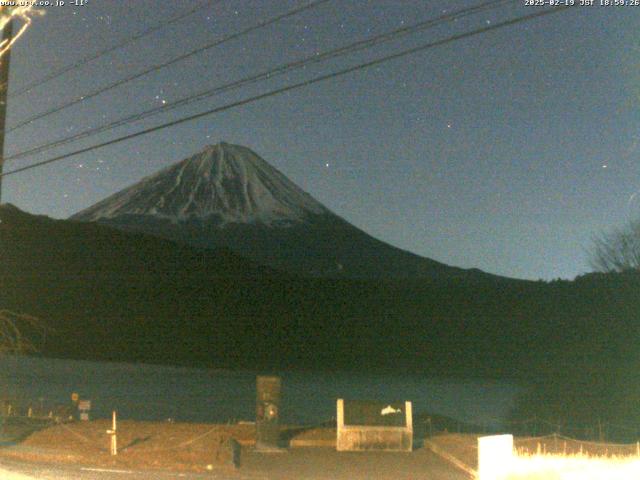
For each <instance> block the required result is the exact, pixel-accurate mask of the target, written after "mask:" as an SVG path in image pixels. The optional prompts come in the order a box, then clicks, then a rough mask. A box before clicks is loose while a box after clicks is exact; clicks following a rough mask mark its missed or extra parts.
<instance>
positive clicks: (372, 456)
mask: <svg viewBox="0 0 640 480" xmlns="http://www.w3.org/2000/svg"><path fill="white" fill-rule="evenodd" d="M241 462H242V464H241V467H240V468H239V469H238V470H236V471H235V472H222V471H215V470H214V471H212V472H206V473H202V474H199V473H173V472H159V471H132V470H125V469H99V468H91V467H83V466H79V465H61V464H51V463H49V464H47V463H31V462H25V461H18V460H13V459H6V458H2V459H1V460H0V477H1V478H2V479H3V480H5V479H6V480H27V479H30V480H31V479H38V480H40V479H44V480H67V479H69V480H72V479H73V480H152V479H158V480H163V479H166V480H173V479H184V480H200V479H202V480H204V479H207V480H360V479H362V480H364V479H373V478H375V479H376V480H391V479H393V480H408V479H414V480H416V479H425V480H468V478H469V477H468V476H467V475H466V474H464V473H463V472H461V471H460V470H458V469H457V468H456V467H454V466H452V465H451V464H449V463H448V462H447V461H445V460H443V459H442V458H441V457H439V456H437V455H435V454H434V453H433V452H431V451H428V450H424V449H420V450H417V451H414V452H411V453H391V452H362V453H360V452H354V453H337V452H336V451H335V450H333V449H329V448H297V449H290V450H288V451H286V452H285V453H271V454H264V453H262V454H261V453H256V452H254V451H252V450H249V449H246V450H243V453H242V460H241ZM2 469H5V470H6V471H7V472H6V473H5V472H3V471H2ZM12 475H13V476H12ZM22 475H26V477H24V476H22Z"/></svg>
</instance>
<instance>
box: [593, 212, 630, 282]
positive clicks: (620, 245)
mask: <svg viewBox="0 0 640 480" xmlns="http://www.w3.org/2000/svg"><path fill="white" fill-rule="evenodd" d="M590 264H591V267H592V268H593V269H595V270H596V271H599V272H628V271H640V219H638V220H635V221H632V222H629V224H627V225H626V226H625V227H623V228H617V229H614V230H613V231H611V232H609V233H604V234H601V235H599V236H597V237H596V238H594V240H593V248H592V251H591V258H590Z"/></svg>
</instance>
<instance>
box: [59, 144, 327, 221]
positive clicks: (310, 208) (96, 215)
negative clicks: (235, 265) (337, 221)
mask: <svg viewBox="0 0 640 480" xmlns="http://www.w3.org/2000/svg"><path fill="white" fill-rule="evenodd" d="M328 213H329V211H328V210H327V209H326V208H325V207H324V206H322V205H321V204H320V203H319V202H317V201H316V200H315V199H313V198H312V197H311V196H310V195H309V194H308V193H306V192H304V191H303V190H301V189H300V188H298V187H297V186H296V185H295V184H294V183H293V182H291V181H290V180H289V179H287V178H286V177H285V176H284V175H283V174H282V173H280V172H279V171H278V170H276V169H275V168H273V167H272V166H271V165H269V164H268V163H267V162H265V161H264V160H263V159H262V158H260V157H259V156H258V155H257V154H256V153H254V152H253V151H251V150H250V149H248V148H246V147H242V146H238V145H230V144H227V143H224V142H222V143H219V144H217V145H213V146H209V147H207V148H205V149H204V150H203V151H202V152H200V153H197V154H196V155H194V156H192V157H190V158H187V159H186V160H183V161H181V162H179V163H177V164H175V165H172V166H170V167H167V168H165V169H164V170H161V171H160V172H158V173H156V174H154V175H151V176H149V177H146V178H144V179H143V180H141V181H140V182H138V183H136V184H134V185H132V186H130V187H128V188H126V189H124V190H122V191H120V192H118V193H116V194H114V195H112V196H110V197H108V198H106V199H105V200H103V201H101V202H99V203H97V204H95V205H93V206H92V207H90V208H88V209H86V210H83V211H81V212H79V213H77V214H76V215H74V216H73V217H72V218H73V219H75V220H83V221H98V220H101V221H108V220H110V219H113V218H116V217H121V216H124V215H136V216H152V217H155V218H158V219H164V220H169V221H171V222H172V223H180V222H184V221H189V220H206V221H210V222H213V223H215V224H217V225H218V226H225V225H227V224H232V223H258V224H263V225H267V226H274V225H286V224H288V223H295V222H303V221H304V219H305V218H306V217H308V216H309V215H322V214H328Z"/></svg>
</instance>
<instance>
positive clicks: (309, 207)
mask: <svg viewBox="0 0 640 480" xmlns="http://www.w3.org/2000/svg"><path fill="white" fill-rule="evenodd" d="M71 218H72V219H73V220H79V221H85V222H100V223H104V224H108V225H111V226H115V227H117V228H120V229H124V230H128V231H139V232H145V233H150V234H153V235H157V236H160V237H164V238H169V239H172V240H175V241H177V242H179V243H184V244H188V245H193V246H196V247H205V248H220V247H225V248H229V249H231V250H233V251H235V252H236V253H239V254H241V255H242V256H245V257H247V258H250V259H252V260H255V261H257V262H259V263H262V264H265V265H269V266H272V267H275V268H278V269H281V270H285V271H290V272H293V273H298V274H301V275H305V276H309V275H312V276H319V277H332V278H361V279H367V278H370V279H371V278H382V279H390V278H453V277H469V278H475V277H478V278H479V277H488V276H489V275H488V274H485V273H483V272H480V271H479V270H473V269H472V270H464V269H461V268H456V267H451V266H447V265H444V264H442V263H440V262H437V261H435V260H431V259H428V258H424V257H420V256H418V255H415V254H413V253H410V252H407V251H404V250H400V249H398V248H396V247H393V246H391V245H388V244H386V243H384V242H381V241H380V240H377V239H375V238H373V237H371V236H370V235H368V234H367V233H365V232H363V231H362V230H360V229H358V228H356V227H354V226H353V225H351V224H350V223H348V222H347V221H345V220H344V219H342V218H340V217H339V216H337V215H335V214H334V213H332V212H331V211H329V210H328V209H327V208H326V207H325V206H323V205H322V204H320V203H319V202H318V201H317V200H315V199H314V198H313V197H311V196H310V195H309V194H308V193H306V192H304V191H303V190H302V189H300V188H299V187H298V186H297V185H295V184H294V183H293V182H291V181H290V180H289V179H288V178H287V177H285V176H284V175H283V174H282V173H281V172H279V171H278V170H276V169H275V168H274V167H272V166H271V165H269V164H268V163H267V162H266V161H265V160H263V159H262V158H260V157H259V156H258V155H257V154H256V153H254V152H253V151H251V150H250V149H248V148H246V147H242V146H239V145H231V144H228V143H224V142H222V143H219V144H217V145H212V146H209V147H207V148H205V149H204V150H203V151H201V152H199V153H196V154H195V155H193V156H191V157H189V158H187V159H185V160H182V161H180V162H178V163H176V164H174V165H171V166H169V167H168V168H165V169H164V170H162V171H160V172H158V173H156V174H154V175H151V176H150V177H147V178H144V179H142V180H141V181H139V182H137V183H135V184H133V185H131V186H130V187H127V188H125V189H124V190H122V191H120V192H118V193H115V194H114V195H112V196H110V197H109V198H106V199H104V200H102V201H101V202H99V203H97V204H95V205H93V206H91V207H89V208H87V209H86V210H83V211H81V212H79V213H77V214H76V215H73V216H72V217H71Z"/></svg>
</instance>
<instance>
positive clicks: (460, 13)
mask: <svg viewBox="0 0 640 480" xmlns="http://www.w3.org/2000/svg"><path fill="white" fill-rule="evenodd" d="M515 1H517V0H491V1H489V2H485V3H482V4H479V5H476V6H473V7H467V8H463V9H460V10H456V11H453V12H451V13H449V14H446V15H441V16H439V17H437V18H434V19H429V20H426V21H422V22H419V23H416V24H414V25H409V26H406V27H402V28H398V29H395V30H392V31H390V32H386V33H382V34H379V35H375V36H373V37H370V38H367V39H364V40H360V41H357V42H354V43H351V44H349V45H346V46H343V47H339V48H336V49H333V50H329V51H326V52H323V53H319V52H318V53H316V54H313V55H309V56H307V57H305V58H302V59H299V60H296V61H293V62H289V63H287V64H284V65H280V66H278V67H274V68H272V69H270V70H267V71H264V72H261V73H259V74H256V75H253V76H250V77H245V78H243V79H240V80H236V81H233V82H230V83H227V84H224V85H221V86H218V87H215V88H213V89H208V90H205V91H203V92H199V93H195V94H191V95H189V96H187V97H184V98H182V99H180V100H176V101H175V102H171V103H169V104H167V105H162V106H158V107H154V108H152V109H149V110H146V111H143V112H139V113H136V114H133V115H129V116H127V117H124V118H120V119H118V120H115V121H112V122H110V123H107V124H105V125H102V126H98V127H94V128H91V129H88V130H85V131H83V132H79V133H77V134H75V135H71V136H69V137H63V138H61V139H58V140H55V141H52V142H49V143H46V144H43V145H39V146H36V147H33V148H30V149H28V150H25V151H22V152H18V153H15V154H13V155H11V156H8V157H6V159H5V160H7V161H8V160H15V159H18V158H23V157H26V156H30V155H34V154H37V153H42V152H44V151H47V150H50V149H51V148H54V147H59V146H62V145H66V144H68V143H71V142H74V141H77V140H80V139H85V138H89V137H92V136H94V135H97V134H99V133H103V132H105V131H108V130H112V129H114V128H117V127H120V126H123V125H127V124H130V123H133V122H136V121H139V120H143V119H145V118H148V117H150V116H153V115H156V114H159V113H165V112H168V111H170V110H173V109H176V108H179V107H183V106H185V105H189V104H191V103H194V102H197V101H201V100H204V99H206V98H210V97H213V96H215V95H218V94H220V93H223V92H227V91H229V90H235V89H237V88H240V87H243V86H246V85H249V84H253V83H256V82H258V81H262V80H269V79H272V78H274V77H276V76H279V75H283V74H285V73H288V72H291V71H293V70H296V69H300V68H304V67H306V66H307V65H310V64H314V63H319V62H322V61H325V60H328V59H332V58H337V57H340V56H343V55H347V54H350V53H354V52H357V51H361V50H364V49H366V48H370V47H372V46H375V45H379V44H381V43H383V42H387V41H390V40H394V39H397V38H399V37H402V36H406V35H409V34H413V33H416V32H419V31H423V30H426V29H427V28H431V27H434V26H437V25H440V24H443V23H445V22H452V21H455V20H458V19H460V18H462V17H465V16H469V15H473V14H477V13H479V12H482V11H486V10H490V9H495V8H497V7H499V6H501V5H503V4H505V3H512V2H515Z"/></svg>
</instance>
